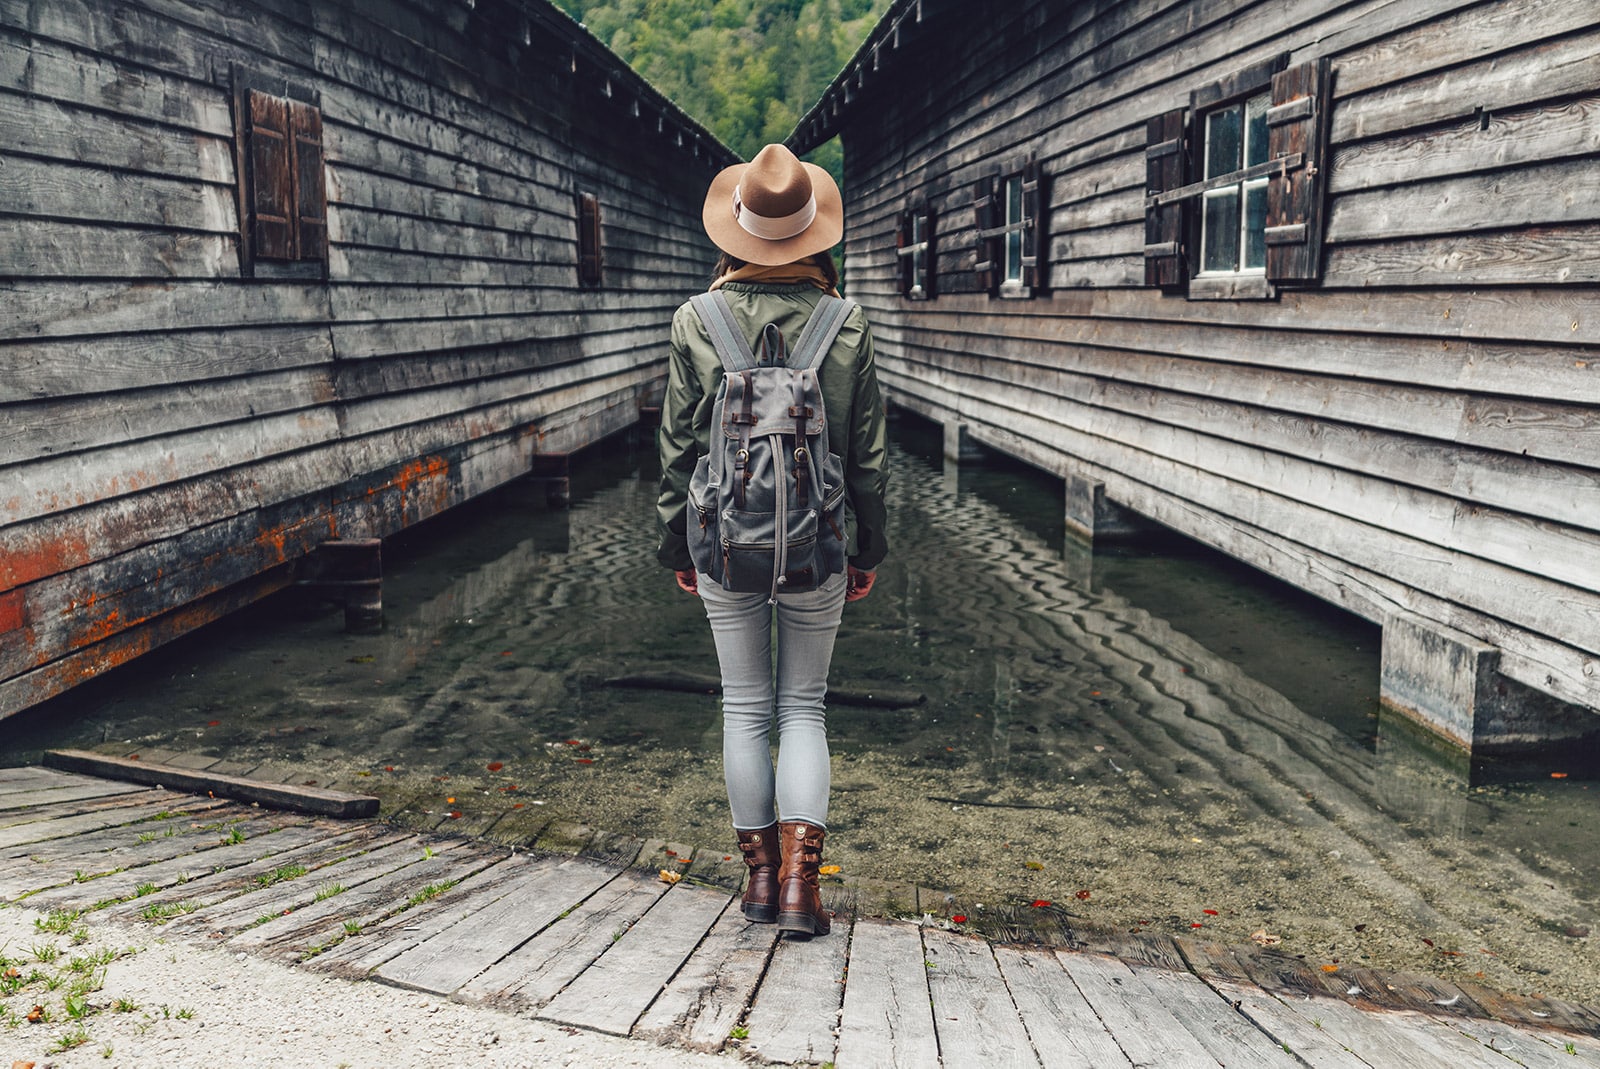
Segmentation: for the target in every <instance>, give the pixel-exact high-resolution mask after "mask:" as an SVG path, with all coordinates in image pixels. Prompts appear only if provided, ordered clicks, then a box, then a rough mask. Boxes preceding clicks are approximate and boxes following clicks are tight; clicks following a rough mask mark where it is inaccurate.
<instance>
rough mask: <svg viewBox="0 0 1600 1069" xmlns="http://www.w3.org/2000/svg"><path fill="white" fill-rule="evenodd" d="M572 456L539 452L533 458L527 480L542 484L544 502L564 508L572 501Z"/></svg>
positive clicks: (552, 506) (553, 506)
mask: <svg viewBox="0 0 1600 1069" xmlns="http://www.w3.org/2000/svg"><path fill="white" fill-rule="evenodd" d="M571 473H572V458H571V456H570V455H568V454H566V453H541V454H539V455H538V456H536V457H534V458H533V467H532V469H531V470H530V471H529V472H528V478H529V480H531V481H533V482H539V483H543V484H544V500H545V504H547V505H549V506H550V507H551V508H566V507H567V506H568V505H570V504H571V503H572V474H571Z"/></svg>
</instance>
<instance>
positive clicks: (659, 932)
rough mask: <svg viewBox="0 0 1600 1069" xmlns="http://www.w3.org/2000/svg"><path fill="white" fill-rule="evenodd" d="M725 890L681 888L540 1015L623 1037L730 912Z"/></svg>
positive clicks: (661, 900) (671, 891)
mask: <svg viewBox="0 0 1600 1069" xmlns="http://www.w3.org/2000/svg"><path fill="white" fill-rule="evenodd" d="M728 903H729V898H728V895H727V894H725V893H724V892H722V891H718V890H713V889H710V888H704V887H695V886H693V885H690V884H677V885H675V886H673V887H671V888H670V889H669V890H668V891H667V893H666V894H665V895H662V896H661V897H660V898H659V899H658V900H657V901H656V903H655V905H654V906H653V907H652V908H651V909H650V910H649V911H648V912H647V913H645V915H644V916H643V917H640V918H639V920H638V921H636V922H635V923H634V925H633V926H632V927H631V928H629V929H628V930H627V931H626V932H623V933H622V934H621V936H620V937H619V938H617V940H616V941H615V942H614V943H612V945H611V947H610V949H609V950H607V951H606V952H605V953H603V954H602V955H601V956H600V958H599V959H598V960H596V961H595V962H594V964H593V965H591V966H590V967H589V968H588V969H586V970H584V971H583V972H582V973H581V974H580V975H578V977H577V978H576V979H574V980H573V981H572V983H571V984H569V985H568V986H567V987H566V989H565V990H563V991H562V992H561V993H560V994H559V995H557V996H556V997H555V998H554V999H552V1000H551V1001H550V1003H549V1004H548V1005H547V1006H545V1008H544V1010H543V1011H542V1012H541V1013H540V1014H539V1016H541V1017H543V1018H545V1019H547V1020H551V1021H555V1022H557V1023H559V1024H569V1025H578V1026H580V1027H583V1028H589V1029H593V1030H594V1031H596V1032H607V1033H610V1034H611V1035H618V1036H625V1035H627V1034H628V1033H629V1032H631V1031H632V1030H633V1025H634V1022H635V1021H637V1020H638V1019H639V1018H640V1016H641V1015H643V1013H644V1011H645V1009H646V1008H648V1007H649V1005H650V1003H652V1002H654V1001H655V998H656V996H657V995H658V994H660V993H661V989H662V988H663V987H665V986H666V983H667V981H668V980H670V979H671V978H672V975H673V974H674V973H676V972H677V971H678V967H679V966H681V965H682V964H683V963H684V960H685V959H686V958H688V956H689V955H690V953H692V952H693V951H694V948H695V947H696V946H698V945H699V944H700V940H701V939H702V938H704V936H705V934H706V932H707V931H709V930H710V928H711V926H712V925H713V924H715V923H716V921H717V918H718V917H720V916H721V915H722V911H723V910H724V909H726V908H727V907H728Z"/></svg>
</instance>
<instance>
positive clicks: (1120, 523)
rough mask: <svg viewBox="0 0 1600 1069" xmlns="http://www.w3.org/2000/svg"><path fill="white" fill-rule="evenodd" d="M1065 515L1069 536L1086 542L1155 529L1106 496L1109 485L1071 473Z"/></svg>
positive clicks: (1067, 476) (1146, 521) (1066, 490)
mask: <svg viewBox="0 0 1600 1069" xmlns="http://www.w3.org/2000/svg"><path fill="white" fill-rule="evenodd" d="M1063 481H1064V483H1065V501H1064V509H1063V515H1064V517H1065V519H1066V524H1067V533H1068V534H1070V535H1073V536H1075V537H1077V538H1080V539H1082V540H1083V541H1085V542H1090V543H1093V542H1096V541H1104V540H1106V539H1108V538H1112V539H1114V538H1128V537H1130V536H1132V535H1136V534H1141V533H1144V532H1147V531H1150V530H1152V529H1154V526H1155V525H1154V524H1152V523H1151V522H1150V521H1149V520H1146V519H1145V518H1144V517H1142V516H1140V515H1139V514H1138V513H1137V512H1134V511H1133V510H1132V509H1127V508H1123V507H1122V506H1121V505H1118V504H1117V503H1115V502H1114V501H1112V500H1111V499H1110V498H1108V497H1106V487H1105V483H1102V482H1097V481H1095V480H1093V479H1088V478H1085V477H1084V476H1082V475H1079V474H1077V473H1076V472H1071V471H1069V472H1067V474H1066V476H1065V478H1064V480H1063Z"/></svg>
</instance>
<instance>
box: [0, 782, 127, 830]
mask: <svg viewBox="0 0 1600 1069" xmlns="http://www.w3.org/2000/svg"><path fill="white" fill-rule="evenodd" d="M117 786H119V787H122V788H125V789H124V790H113V791H110V792H108V793H106V794H89V795H79V796H77V797H70V796H69V797H59V798H58V797H48V796H36V797H35V798H32V799H30V804H28V805H25V806H17V807H16V808H13V809H6V808H4V807H0V828H9V827H12V826H14V825H17V824H32V823H33V822H34V821H38V820H59V819H60V818H62V817H71V816H76V815H78V814H79V813H92V812H94V811H95V810H97V809H117V808H120V807H122V806H129V805H140V804H142V803H143V802H146V801H148V800H149V797H150V793H151V788H149V787H141V786H138V785H137V784H132V783H124V784H118V785H117ZM81 789H82V788H70V789H69V791H68V792H65V793H68V794H69V795H70V792H71V791H76V790H81ZM57 793H58V792H54V791H52V792H50V794H52V795H55V794H57Z"/></svg>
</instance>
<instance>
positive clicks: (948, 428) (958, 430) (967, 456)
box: [944, 420, 983, 464]
mask: <svg viewBox="0 0 1600 1069" xmlns="http://www.w3.org/2000/svg"><path fill="white" fill-rule="evenodd" d="M982 456H983V450H982V449H980V448H979V447H978V443H977V442H976V441H974V440H973V438H972V433H971V431H970V430H969V429H968V427H967V425H966V424H965V423H963V422H961V421H960V420H946V421H945V424H944V459H945V463H947V464H960V463H962V462H963V461H968V460H977V459H979V458H980V457H982Z"/></svg>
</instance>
